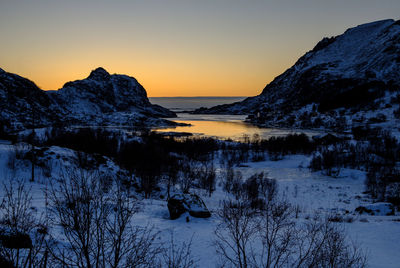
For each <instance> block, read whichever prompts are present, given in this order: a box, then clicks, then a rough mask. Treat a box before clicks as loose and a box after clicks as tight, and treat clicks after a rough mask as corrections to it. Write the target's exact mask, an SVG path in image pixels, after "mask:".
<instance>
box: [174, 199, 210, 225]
mask: <svg viewBox="0 0 400 268" xmlns="http://www.w3.org/2000/svg"><path fill="white" fill-rule="evenodd" d="M168 210H169V215H170V218H171V219H172V220H175V219H177V218H179V217H180V216H181V215H182V214H183V213H185V212H189V214H190V215H191V216H192V217H196V218H209V217H211V213H210V211H209V210H208V209H207V207H206V205H205V204H204V202H203V200H201V198H200V197H199V196H198V195H195V194H175V195H173V196H171V197H170V198H169V199H168Z"/></svg>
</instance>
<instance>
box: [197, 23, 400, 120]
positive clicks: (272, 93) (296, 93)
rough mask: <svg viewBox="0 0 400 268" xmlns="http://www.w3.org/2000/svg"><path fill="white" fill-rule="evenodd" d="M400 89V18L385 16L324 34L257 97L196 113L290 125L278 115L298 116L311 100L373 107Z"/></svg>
mask: <svg viewBox="0 0 400 268" xmlns="http://www.w3.org/2000/svg"><path fill="white" fill-rule="evenodd" d="M399 88H400V21H394V20H383V21H376V22H372V23H367V24H363V25H360V26H357V27H354V28H351V29H348V30H347V31H346V32H345V33H343V34H342V35H339V36H336V37H331V38H324V39H323V40H322V41H320V42H319V43H318V44H317V45H316V46H315V47H314V49H313V50H311V51H309V52H307V53H306V54H305V55H304V56H302V57H301V58H300V59H299V60H298V61H297V62H296V63H295V65H293V66H292V67H291V68H289V69H288V70H286V71H285V72H284V73H283V74H281V75H280V76H278V77H276V78H275V79H274V80H273V81H272V82H271V83H270V84H268V85H267V86H266V87H265V88H264V90H263V91H262V93H261V94H260V95H258V96H256V97H252V98H248V99H246V100H244V101H242V102H238V103H235V104H232V105H222V106H216V107H213V108H210V109H202V110H197V111H196V112H198V113H227V114H229V113H235V114H255V115H256V114H257V113H260V117H261V120H258V121H261V123H265V122H274V123H278V124H279V123H281V124H283V123H285V121H286V125H290V122H287V120H285V119H284V120H280V119H278V117H280V116H281V117H282V116H283V117H285V116H287V115H289V114H293V115H296V116H297V114H296V113H295V112H296V111H298V110H300V109H301V108H302V107H304V106H307V105H309V104H315V105H316V107H318V112H320V113H326V112H328V111H331V110H335V109H339V108H346V109H351V108H354V109H355V110H360V109H364V108H366V109H369V106H368V105H370V104H371V103H373V102H374V101H376V100H379V99H380V98H382V97H383V96H384V95H385V91H389V92H399ZM350 113H353V112H352V111H350ZM279 120H280V121H279ZM253 121H257V120H253Z"/></svg>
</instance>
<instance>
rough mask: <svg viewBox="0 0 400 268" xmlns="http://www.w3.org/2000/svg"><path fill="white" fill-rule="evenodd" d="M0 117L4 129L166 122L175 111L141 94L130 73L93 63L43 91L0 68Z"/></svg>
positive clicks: (136, 82) (140, 87) (30, 82)
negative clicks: (93, 66) (80, 75)
mask: <svg viewBox="0 0 400 268" xmlns="http://www.w3.org/2000/svg"><path fill="white" fill-rule="evenodd" d="M0 108H1V111H0V122H1V123H2V125H4V126H5V127H6V128H7V129H8V130H21V129H24V128H26V127H30V126H31V125H32V124H34V125H35V127H40V126H49V125H54V124H64V125H65V124H80V125H124V126H138V125H141V126H145V125H163V124H165V125H168V124H169V123H168V122H169V121H166V120H163V119H160V117H175V116H176V114H175V113H174V112H171V111H170V110H168V109H166V108H163V107H161V106H158V105H153V104H151V103H150V102H149V100H148V98H147V93H146V91H145V89H144V88H143V87H142V85H140V83H139V82H138V81H137V80H136V79H135V78H133V77H129V76H126V75H119V74H113V75H111V74H109V73H108V72H107V71H106V70H104V69H103V68H97V69H96V70H94V71H92V72H91V73H90V75H89V76H88V77H87V78H86V79H83V80H77V81H73V82H68V83H66V84H65V85H64V86H63V87H62V88H61V89H59V90H56V91H43V90H41V89H39V88H38V87H37V86H36V85H35V84H34V83H33V82H32V81H30V80H28V79H26V78H23V77H21V76H18V75H16V74H12V73H7V72H5V71H3V70H1V69H0Z"/></svg>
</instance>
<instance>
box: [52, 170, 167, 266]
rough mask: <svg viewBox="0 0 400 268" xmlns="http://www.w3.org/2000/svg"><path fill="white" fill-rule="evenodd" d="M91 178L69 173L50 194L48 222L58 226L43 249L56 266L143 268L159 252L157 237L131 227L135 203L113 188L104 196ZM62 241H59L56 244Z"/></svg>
mask: <svg viewBox="0 0 400 268" xmlns="http://www.w3.org/2000/svg"><path fill="white" fill-rule="evenodd" d="M101 181H102V180H101V178H99V175H98V174H96V173H89V172H86V171H83V170H70V171H68V172H65V174H63V176H62V178H61V180H60V182H59V183H58V185H57V186H55V185H53V186H52V188H51V190H50V193H49V198H50V207H51V210H50V211H51V219H52V223H53V224H54V226H60V227H61V237H53V239H52V245H51V247H49V250H50V254H51V257H52V261H53V262H54V264H56V265H63V266H68V267H70V266H74V267H106V266H107V267H120V266H123V267H146V266H148V265H150V263H151V261H152V258H154V257H155V256H156V255H157V254H158V253H159V247H158V246H156V245H155V239H156V237H157V235H158V234H157V233H155V232H154V231H153V230H152V228H139V227H137V226H133V225H132V217H133V215H134V214H135V213H136V212H137V211H138V204H137V202H136V201H135V200H132V199H130V198H129V197H128V196H127V195H126V193H125V192H123V191H122V189H121V187H120V186H119V185H118V184H117V183H115V185H114V188H113V189H112V190H110V191H109V193H108V194H107V193H105V192H104V187H103V185H102V183H101ZM60 238H62V240H64V241H65V242H63V243H60V242H59V241H58V239H60Z"/></svg>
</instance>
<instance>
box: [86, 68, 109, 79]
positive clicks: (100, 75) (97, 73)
mask: <svg viewBox="0 0 400 268" xmlns="http://www.w3.org/2000/svg"><path fill="white" fill-rule="evenodd" d="M110 76H111V75H110V74H109V73H108V72H107V71H106V70H105V69H104V68H103V67H98V68H96V69H95V70H93V71H92V72H91V73H90V75H89V77H88V79H92V80H97V81H102V80H109V79H110Z"/></svg>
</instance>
